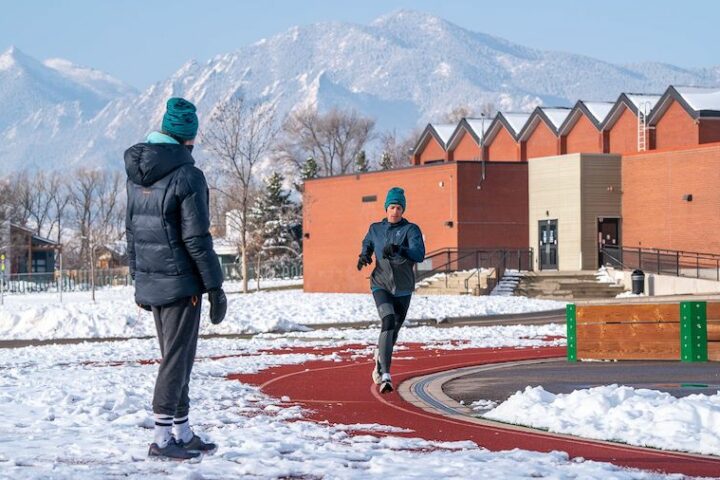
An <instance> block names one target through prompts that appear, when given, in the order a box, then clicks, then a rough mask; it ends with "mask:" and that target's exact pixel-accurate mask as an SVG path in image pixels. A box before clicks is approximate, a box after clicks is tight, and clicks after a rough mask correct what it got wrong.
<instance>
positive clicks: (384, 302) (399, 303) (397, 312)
mask: <svg viewBox="0 0 720 480" xmlns="http://www.w3.org/2000/svg"><path fill="white" fill-rule="evenodd" d="M411 297H412V296H411V295H404V296H400V297H396V296H394V295H392V294H391V293H390V292H387V291H385V290H374V291H373V298H374V299H375V306H376V307H377V309H378V315H380V320H381V321H382V327H381V329H380V337H379V338H378V373H380V374H383V373H390V366H391V364H392V354H393V348H394V347H395V344H396V343H397V339H398V334H399V333H400V328H401V327H402V325H403V323H404V322H405V316H406V315H407V312H408V309H409V308H410V299H411Z"/></svg>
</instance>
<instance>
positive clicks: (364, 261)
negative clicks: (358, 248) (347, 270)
mask: <svg viewBox="0 0 720 480" xmlns="http://www.w3.org/2000/svg"><path fill="white" fill-rule="evenodd" d="M371 263H372V257H371V256H370V255H363V254H360V256H359V257H358V263H357V269H358V271H360V270H362V268H363V267H366V266H368V265H370V264H371Z"/></svg>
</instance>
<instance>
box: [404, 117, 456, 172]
mask: <svg viewBox="0 0 720 480" xmlns="http://www.w3.org/2000/svg"><path fill="white" fill-rule="evenodd" d="M455 128H456V125H454V124H432V123H428V124H427V127H425V130H423V133H422V134H421V135H420V139H419V140H418V142H417V143H416V144H415V148H414V149H413V154H412V155H413V158H412V164H413V165H425V164H426V163H438V162H447V161H448V154H447V149H446V147H447V142H448V140H450V136H451V135H452V134H453V132H454V131H455Z"/></svg>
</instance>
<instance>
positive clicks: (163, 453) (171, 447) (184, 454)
mask: <svg viewBox="0 0 720 480" xmlns="http://www.w3.org/2000/svg"><path fill="white" fill-rule="evenodd" d="M199 456H200V452H193V451H191V450H186V449H185V448H183V447H181V446H180V445H179V444H178V443H177V442H176V441H175V439H174V438H171V439H170V441H169V442H168V444H167V445H165V446H164V447H162V448H160V447H159V446H158V444H157V443H151V444H150V449H149V450H148V457H151V458H157V459H173V460H191V459H193V458H197V457H199Z"/></svg>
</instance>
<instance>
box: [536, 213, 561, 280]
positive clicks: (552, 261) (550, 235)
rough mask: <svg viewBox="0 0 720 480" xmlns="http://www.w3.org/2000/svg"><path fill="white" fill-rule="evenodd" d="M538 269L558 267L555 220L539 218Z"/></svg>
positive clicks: (556, 224)
mask: <svg viewBox="0 0 720 480" xmlns="http://www.w3.org/2000/svg"><path fill="white" fill-rule="evenodd" d="M538 232H539V234H540V238H539V248H538V252H539V253H540V270H557V268H558V222H557V220H540V222H539V224H538Z"/></svg>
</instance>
